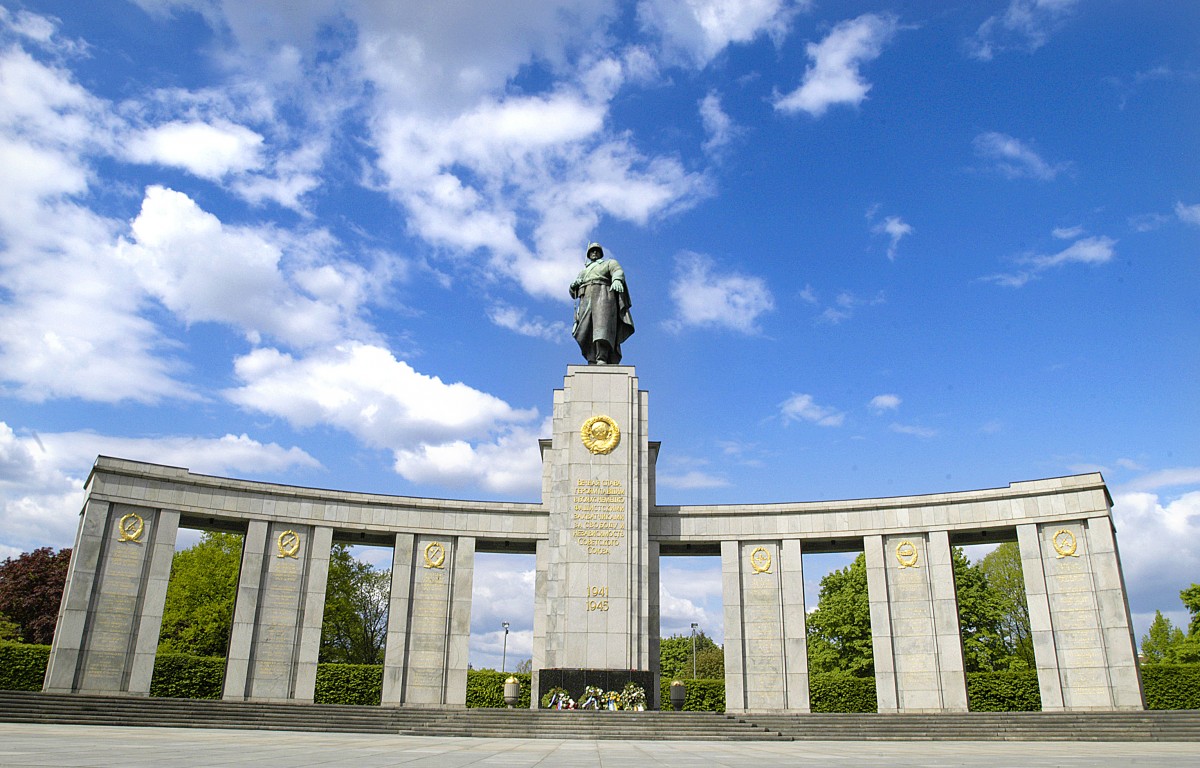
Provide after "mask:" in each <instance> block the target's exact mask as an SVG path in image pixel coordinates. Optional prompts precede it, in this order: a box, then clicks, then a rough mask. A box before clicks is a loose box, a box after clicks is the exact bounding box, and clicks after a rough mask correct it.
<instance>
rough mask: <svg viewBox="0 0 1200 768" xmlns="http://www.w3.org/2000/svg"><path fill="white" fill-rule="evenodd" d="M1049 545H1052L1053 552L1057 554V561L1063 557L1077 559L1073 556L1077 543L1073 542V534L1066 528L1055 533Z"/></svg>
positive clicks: (1077, 546) (1075, 555)
mask: <svg viewBox="0 0 1200 768" xmlns="http://www.w3.org/2000/svg"><path fill="white" fill-rule="evenodd" d="M1051 543H1052V544H1053V545H1054V551H1055V552H1057V553H1058V559H1059V560H1061V559H1062V558H1064V557H1079V555H1077V554H1075V550H1076V549H1078V548H1079V542H1078V541H1076V540H1075V534H1073V533H1071V532H1070V531H1068V530H1067V529H1066V528H1063V529H1061V530H1058V531H1055V532H1054V538H1053V539H1051Z"/></svg>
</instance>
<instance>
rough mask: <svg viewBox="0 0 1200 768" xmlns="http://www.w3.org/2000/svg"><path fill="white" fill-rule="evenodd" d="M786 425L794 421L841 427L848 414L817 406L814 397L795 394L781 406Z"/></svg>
mask: <svg viewBox="0 0 1200 768" xmlns="http://www.w3.org/2000/svg"><path fill="white" fill-rule="evenodd" d="M779 410H780V413H781V414H782V415H783V422H784V423H785V424H787V423H789V422H792V421H808V422H812V423H813V424H816V425H818V426H822V427H840V426H842V422H844V421H845V420H846V414H844V413H842V412H841V411H839V410H837V409H836V408H830V407H827V406H823V405H817V404H816V402H814V401H813V398H812V395H805V394H794V395H792V396H791V397H789V398H788V399H787V400H785V401H783V403H782V404H781V405H780V406H779Z"/></svg>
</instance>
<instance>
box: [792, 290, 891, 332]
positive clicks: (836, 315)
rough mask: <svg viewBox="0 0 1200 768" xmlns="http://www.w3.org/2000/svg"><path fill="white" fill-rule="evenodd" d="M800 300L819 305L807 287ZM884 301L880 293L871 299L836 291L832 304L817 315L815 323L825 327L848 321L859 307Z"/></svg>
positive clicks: (813, 293)
mask: <svg viewBox="0 0 1200 768" xmlns="http://www.w3.org/2000/svg"><path fill="white" fill-rule="evenodd" d="M801 298H802V299H804V301H805V302H807V303H809V304H814V305H817V306H820V304H821V302H820V300H819V299H818V298H817V296H816V293H815V292H813V291H812V290H811V289H809V288H808V287H805V290H804V292H803V293H801ZM884 301H886V298H885V296H884V294H883V292H882V291H880V292H879V293H877V294H875V295H874V296H873V297H871V298H865V297H862V296H859V295H858V294H856V293H854V292H853V291H838V294H837V296H835V297H834V299H833V303H831V304H829V305H827V306H826V307H825V308H824V309H822V310H821V313H820V314H819V315H817V322H818V323H822V324H826V325H837V324H838V323H840V322H842V321H843V320H849V319H850V318H851V317H853V316H854V313H855V311H856V310H857V309H858V308H859V307H870V306H875V305H876V304H882V303H884Z"/></svg>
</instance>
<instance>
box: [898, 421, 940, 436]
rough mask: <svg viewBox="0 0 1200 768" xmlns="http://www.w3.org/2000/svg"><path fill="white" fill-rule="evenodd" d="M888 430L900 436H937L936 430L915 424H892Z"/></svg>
mask: <svg viewBox="0 0 1200 768" xmlns="http://www.w3.org/2000/svg"><path fill="white" fill-rule="evenodd" d="M889 429H891V430H892V431H893V432H896V433H898V434H901V435H912V436H913V437H934V436H936V435H937V430H936V429H930V428H929V427H920V426H917V425H915V424H897V423H893V424H892V425H891V426H890V427H889Z"/></svg>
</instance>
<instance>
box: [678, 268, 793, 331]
mask: <svg viewBox="0 0 1200 768" xmlns="http://www.w3.org/2000/svg"><path fill="white" fill-rule="evenodd" d="M670 293H671V299H672V300H673V301H674V302H675V316H674V317H673V318H672V319H671V320H669V321H667V327H668V328H669V329H671V330H673V331H677V332H678V331H681V330H683V329H684V328H687V327H701V328H704V327H717V328H726V329H729V330H732V331H738V332H740V333H745V334H755V333H758V332H759V327H758V318H759V317H760V316H761V315H762V314H764V313H766V312H770V311H771V310H773V309H774V308H775V299H774V297H773V296H772V295H771V291H770V289H769V288H768V287H767V282H766V280H764V279H763V278H761V277H754V276H751V275H742V274H739V273H737V272H722V271H721V270H720V268H719V267H718V266H717V264H716V263H715V262H714V261H713V260H712V259H710V258H709V257H707V256H703V255H701V254H698V253H690V252H687V253H683V254H681V255H679V256H678V257H676V259H675V275H674V277H673V279H672V280H671V288H670Z"/></svg>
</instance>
